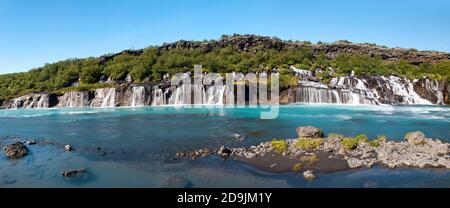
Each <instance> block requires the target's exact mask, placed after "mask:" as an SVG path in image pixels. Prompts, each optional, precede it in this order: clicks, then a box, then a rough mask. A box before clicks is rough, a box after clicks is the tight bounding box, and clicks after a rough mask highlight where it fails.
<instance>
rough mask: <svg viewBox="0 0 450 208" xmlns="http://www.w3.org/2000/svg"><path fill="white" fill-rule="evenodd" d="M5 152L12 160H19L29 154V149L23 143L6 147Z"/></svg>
mask: <svg viewBox="0 0 450 208" xmlns="http://www.w3.org/2000/svg"><path fill="white" fill-rule="evenodd" d="M3 150H4V151H5V154H6V156H8V157H9V158H12V159H19V158H22V157H24V156H26V155H27V154H28V148H27V147H26V146H25V145H23V144H22V143H21V142H16V143H14V144H10V145H6V146H5V147H4V148H3Z"/></svg>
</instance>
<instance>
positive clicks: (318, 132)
mask: <svg viewBox="0 0 450 208" xmlns="http://www.w3.org/2000/svg"><path fill="white" fill-rule="evenodd" d="M297 134H298V137H299V138H323V136H324V134H323V131H322V129H319V128H316V127H314V126H301V127H298V128H297Z"/></svg>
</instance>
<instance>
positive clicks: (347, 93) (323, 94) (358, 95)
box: [295, 79, 377, 105]
mask: <svg viewBox="0 0 450 208" xmlns="http://www.w3.org/2000/svg"><path fill="white" fill-rule="evenodd" d="M344 81H345V80H342V79H333V80H332V82H331V83H333V84H336V85H343V84H344ZM355 83H356V85H355V86H358V87H359V88H360V89H355V90H352V89H340V88H337V89H330V88H329V87H328V86H327V85H325V84H322V83H318V82H311V81H301V82H300V86H299V87H298V88H297V90H296V97H295V102H300V103H336V104H353V105H359V104H367V105H376V104H377V100H376V97H375V95H374V93H373V92H371V91H369V90H367V88H366V87H364V85H361V83H359V84H358V83H357V82H355Z"/></svg>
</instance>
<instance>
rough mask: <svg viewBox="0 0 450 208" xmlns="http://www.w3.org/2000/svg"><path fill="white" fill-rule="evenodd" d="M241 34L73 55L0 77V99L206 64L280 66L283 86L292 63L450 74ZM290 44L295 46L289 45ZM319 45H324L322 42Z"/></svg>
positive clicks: (435, 66) (444, 65) (338, 69)
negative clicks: (110, 52) (330, 53)
mask: <svg viewBox="0 0 450 208" xmlns="http://www.w3.org/2000/svg"><path fill="white" fill-rule="evenodd" d="M239 37H240V36H232V37H229V36H224V37H222V39H221V40H218V41H204V42H189V41H184V42H181V43H180V42H178V43H177V45H164V46H161V47H157V46H151V47H148V48H145V49H143V50H127V51H123V52H121V53H118V54H113V55H105V56H101V57H90V58H84V59H68V60H65V61H60V62H56V63H52V64H46V65H45V66H43V67H40V68H36V69H32V70H30V71H28V72H23V73H14V74H5V75H0V98H4V99H5V98H6V99H10V98H13V97H17V96H20V95H24V94H27V93H31V92H44V91H45V92H55V91H61V90H62V89H71V88H68V87H71V86H72V85H73V84H74V83H79V85H80V87H81V88H83V86H86V87H89V86H95V85H93V84H95V83H99V81H106V79H108V78H109V79H110V80H112V81H115V82H119V83H120V82H122V81H123V80H125V78H126V77H127V75H130V76H131V77H132V79H133V82H135V83H142V82H152V81H160V80H161V79H162V77H163V76H164V75H165V74H174V73H177V72H185V71H188V70H191V71H192V70H193V65H195V64H201V65H203V70H204V71H206V72H218V73H225V72H231V71H236V72H243V73H247V72H262V71H270V70H271V69H274V68H278V69H280V74H281V79H280V80H281V83H280V87H281V88H287V87H290V86H293V85H296V78H295V77H294V75H293V73H292V72H291V71H290V70H288V67H289V66H291V65H293V66H296V67H297V68H302V69H309V70H316V69H317V68H321V69H323V70H322V71H323V73H320V74H319V77H320V78H322V80H324V81H327V80H329V79H331V78H332V77H333V76H340V75H348V74H350V72H351V71H354V72H355V73H356V75H391V74H392V75H398V76H406V77H408V78H420V77H423V76H427V77H430V78H433V79H447V78H448V77H450V61H449V60H448V59H446V58H444V59H441V60H437V61H430V62H423V63H419V64H417V63H414V61H410V60H407V59H398V60H395V59H394V60H392V59H389V60H388V59H386V58H385V57H383V56H382V55H373V54H369V53H368V54H360V53H351V52H342V53H339V54H337V55H336V56H330V55H329V54H328V53H327V52H326V51H321V52H319V53H318V52H317V48H313V47H311V46H310V44H309V43H306V42H302V43H301V44H295V45H293V43H291V42H286V41H281V40H279V39H276V38H267V37H261V36H251V37H253V39H251V40H250V41H251V42H249V43H247V42H248V41H249V40H248V39H245V40H241V39H239ZM236 38H238V39H237V41H238V42H236ZM257 38H259V39H257ZM255 39H256V40H255ZM233 41H234V42H233ZM239 41H241V42H239ZM242 41H244V42H242ZM245 41H247V42H245ZM265 41H269V42H265ZM285 44H291V45H290V47H286V46H285ZM320 47H323V46H322V44H320ZM411 53H412V52H411ZM412 62H413V63H412ZM329 67H331V68H333V69H334V71H335V73H334V74H333V73H329Z"/></svg>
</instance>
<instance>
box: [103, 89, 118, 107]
mask: <svg viewBox="0 0 450 208" xmlns="http://www.w3.org/2000/svg"><path fill="white" fill-rule="evenodd" d="M102 91H103V93H104V92H105V91H106V92H107V93H106V96H105V97H104V98H103V101H102V104H101V105H100V107H102V108H105V107H114V106H115V104H114V102H115V100H116V89H115V88H110V89H106V90H102Z"/></svg>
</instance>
